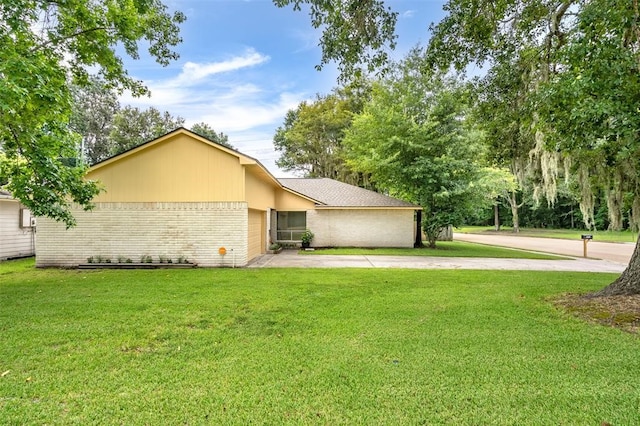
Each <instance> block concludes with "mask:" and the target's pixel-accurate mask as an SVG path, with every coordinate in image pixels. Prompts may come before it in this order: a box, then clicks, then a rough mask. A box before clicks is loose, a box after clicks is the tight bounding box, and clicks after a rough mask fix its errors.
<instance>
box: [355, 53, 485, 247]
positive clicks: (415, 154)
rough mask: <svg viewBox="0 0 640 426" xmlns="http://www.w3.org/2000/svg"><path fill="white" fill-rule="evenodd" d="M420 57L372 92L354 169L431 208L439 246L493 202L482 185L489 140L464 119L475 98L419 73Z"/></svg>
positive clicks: (429, 222) (428, 224)
mask: <svg viewBox="0 0 640 426" xmlns="http://www.w3.org/2000/svg"><path fill="white" fill-rule="evenodd" d="M421 57H422V52H421V51H420V50H419V49H416V50H414V51H413V52H412V53H411V54H410V55H409V56H408V57H407V59H406V60H405V61H404V62H403V63H402V64H400V65H399V66H398V67H397V69H396V70H395V73H394V75H393V76H390V77H388V78H387V79H385V80H382V81H380V82H378V83H376V84H374V87H373V93H372V98H371V101H370V102H369V103H367V104H366V106H365V108H364V112H363V113H361V114H359V115H357V116H356V117H355V118H354V121H353V124H352V127H351V128H350V129H349V130H348V131H347V136H346V138H345V141H344V143H345V145H346V146H347V147H348V149H349V151H348V155H349V159H350V162H349V164H350V165H351V166H352V167H354V168H355V169H356V170H359V171H362V172H364V173H370V174H371V177H372V179H373V180H374V182H375V183H376V185H377V186H378V188H380V189H382V190H384V191H387V192H388V193H389V194H391V195H393V196H396V197H399V198H402V199H405V200H408V201H410V202H414V203H417V204H419V205H421V206H422V207H423V208H424V212H423V225H424V230H425V233H426V235H427V238H428V240H429V245H430V246H431V247H434V246H435V244H436V239H437V237H438V235H439V234H440V232H441V231H442V229H444V228H445V227H446V226H448V225H454V226H457V225H460V224H462V221H463V220H464V218H465V217H466V216H468V215H469V212H471V211H473V210H475V209H477V208H478V206H480V205H483V204H485V203H487V202H489V203H490V202H491V201H490V200H489V199H487V198H486V197H485V192H484V190H483V189H482V186H480V185H477V184H475V182H480V177H481V176H482V168H481V165H480V164H479V163H478V161H477V160H478V159H479V158H481V157H482V155H481V153H482V145H481V141H482V135H481V134H480V133H478V132H476V131H474V129H473V128H471V127H469V126H468V125H467V123H466V122H465V120H464V116H465V113H466V111H467V108H468V105H467V100H468V96H467V93H466V89H465V87H464V86H461V85H459V84H458V83H457V82H456V81H454V80H452V79H449V78H446V77H442V76H437V75H431V74H427V73H423V72H421V71H420V69H421V67H420V62H421Z"/></svg>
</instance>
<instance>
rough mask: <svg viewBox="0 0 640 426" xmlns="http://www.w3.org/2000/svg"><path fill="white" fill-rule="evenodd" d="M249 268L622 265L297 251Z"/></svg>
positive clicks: (614, 268) (616, 267)
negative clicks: (314, 253)
mask: <svg viewBox="0 0 640 426" xmlns="http://www.w3.org/2000/svg"><path fill="white" fill-rule="evenodd" d="M248 267H249V268H406V269H496V270H509V271H515V270H529V271H580V272H614V273H620V272H622V271H623V270H624V269H625V265H623V264H621V263H615V262H610V261H607V260H596V259H583V258H576V259H571V260H537V259H487V258H470V257H429V256H365V255H355V256H352V255H349V256H346V255H305V254H298V252H297V251H296V250H285V251H283V252H282V253H280V254H275V255H274V254H265V255H263V256H261V257H260V258H258V259H257V260H255V261H254V262H252V263H251V264H250V265H249V266H248Z"/></svg>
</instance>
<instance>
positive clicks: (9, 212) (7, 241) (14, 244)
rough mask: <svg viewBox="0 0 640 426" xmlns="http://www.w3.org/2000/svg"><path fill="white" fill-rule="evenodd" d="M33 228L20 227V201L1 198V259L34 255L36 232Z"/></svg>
mask: <svg viewBox="0 0 640 426" xmlns="http://www.w3.org/2000/svg"><path fill="white" fill-rule="evenodd" d="M32 231H33V230H32V228H24V229H22V228H20V203H18V202H17V201H15V200H6V199H5V200H0V260H2V259H7V258H10V257H20V256H33V255H34V254H35V234H34V233H33V232H32Z"/></svg>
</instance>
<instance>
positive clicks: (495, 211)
mask: <svg viewBox="0 0 640 426" xmlns="http://www.w3.org/2000/svg"><path fill="white" fill-rule="evenodd" d="M493 224H494V226H495V227H496V231H499V230H500V209H499V207H498V204H494V205H493Z"/></svg>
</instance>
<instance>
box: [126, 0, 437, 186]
mask: <svg viewBox="0 0 640 426" xmlns="http://www.w3.org/2000/svg"><path fill="white" fill-rule="evenodd" d="M444 3H445V2H444V1H435V0H433V1H432V0H387V1H386V4H387V5H388V6H389V7H391V8H392V9H393V10H394V11H396V12H398V13H399V17H398V24H397V29H396V30H397V34H398V37H399V38H398V47H397V48H396V50H395V51H393V52H391V55H392V57H393V58H395V59H401V58H402V57H404V55H405V54H406V53H407V52H408V51H409V49H410V48H411V47H413V46H415V45H416V44H418V43H426V42H427V41H428V39H429V31H428V28H429V25H430V24H431V23H432V22H434V21H435V22H437V21H438V20H440V19H441V18H442V17H443V16H444V12H443V11H442V6H443V5H444ZM165 4H167V5H168V6H169V8H171V9H172V10H176V9H177V10H181V11H182V12H183V13H185V14H186V16H187V21H186V22H185V23H184V24H182V26H181V36H182V38H183V42H182V44H180V45H179V46H178V47H177V51H178V52H179V54H180V59H178V60H177V61H175V62H173V63H172V64H171V65H169V66H168V67H162V66H160V65H158V64H156V63H155V62H154V61H153V60H152V59H150V58H148V57H145V56H143V57H142V58H141V59H140V60H136V61H134V60H129V59H126V60H125V64H126V67H127V69H128V70H129V73H130V75H132V76H133V77H136V78H138V79H140V80H143V81H144V82H145V84H146V85H147V87H149V89H150V90H151V93H152V95H151V97H150V98H132V97H130V96H127V95H124V96H123V97H121V99H120V102H121V104H122V105H132V106H137V107H140V108H146V107H149V106H154V107H156V108H158V109H160V110H161V111H165V110H166V111H169V112H170V113H171V114H172V115H174V116H181V117H184V118H185V120H186V123H185V124H186V126H187V127H189V126H190V125H192V124H194V123H197V122H202V121H204V122H206V123H208V124H210V125H211V126H212V127H213V128H214V129H215V130H216V131H217V132H224V133H226V134H227V135H229V142H230V143H231V144H232V145H234V146H235V147H236V149H238V150H239V151H241V152H243V153H245V154H247V155H250V156H252V157H254V158H256V159H258V160H260V161H261V162H262V164H264V165H265V166H266V167H267V168H268V169H269V171H270V172H271V173H273V174H274V175H275V176H276V177H286V176H292V175H291V174H290V173H286V172H284V171H282V170H279V169H278V168H277V167H276V165H275V161H276V159H277V158H278V153H277V152H275V151H274V149H273V143H272V139H273V135H274V133H275V130H276V129H277V128H278V127H279V126H281V125H282V123H283V121H284V117H285V114H286V112H287V111H288V110H289V109H294V108H296V107H297V106H298V104H299V103H300V102H302V101H304V100H309V99H312V98H313V97H314V96H315V94H316V93H321V94H326V93H329V92H330V91H331V89H332V88H334V87H335V86H336V84H337V82H336V77H337V71H336V66H335V65H333V64H332V65H329V66H326V67H325V68H323V70H322V71H316V69H315V68H314V67H315V65H317V64H319V62H320V57H321V50H320V48H319V47H318V40H319V37H320V30H314V29H313V28H312V27H311V23H310V20H309V16H308V14H307V13H306V12H305V11H304V10H303V11H302V12H294V11H293V10H292V8H291V7H288V8H282V9H280V8H277V7H276V6H274V5H273V3H272V2H271V0H165Z"/></svg>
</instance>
